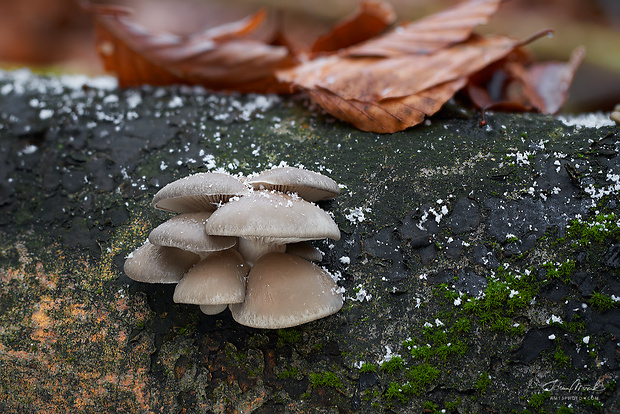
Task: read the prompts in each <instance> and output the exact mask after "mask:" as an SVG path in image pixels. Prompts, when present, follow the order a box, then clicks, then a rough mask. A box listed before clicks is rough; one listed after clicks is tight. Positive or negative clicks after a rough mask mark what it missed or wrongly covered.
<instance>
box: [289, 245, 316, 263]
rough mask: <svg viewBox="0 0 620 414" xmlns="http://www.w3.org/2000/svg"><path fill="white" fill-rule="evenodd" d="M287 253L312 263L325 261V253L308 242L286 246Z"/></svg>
mask: <svg viewBox="0 0 620 414" xmlns="http://www.w3.org/2000/svg"><path fill="white" fill-rule="evenodd" d="M286 253H289V254H294V255H295V256H299V257H302V258H304V259H306V260H310V261H311V262H320V261H321V260H323V252H322V251H320V250H319V249H317V248H316V247H314V246H312V245H311V244H308V243H307V242H298V243H291V244H287V245H286Z"/></svg>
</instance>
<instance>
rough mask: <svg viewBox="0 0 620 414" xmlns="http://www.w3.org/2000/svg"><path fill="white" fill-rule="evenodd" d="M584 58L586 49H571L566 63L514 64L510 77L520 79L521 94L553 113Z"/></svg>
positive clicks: (562, 100) (541, 110)
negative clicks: (526, 65)
mask: <svg viewBox="0 0 620 414" xmlns="http://www.w3.org/2000/svg"><path fill="white" fill-rule="evenodd" d="M584 57H585V49H584V48H583V47H579V48H577V49H575V50H574V51H573V53H572V54H571V57H570V59H569V61H568V62H566V63H565V62H540V63H533V64H531V65H530V66H528V67H527V68H525V67H523V66H520V65H514V66H513V67H512V73H513V76H514V77H515V78H516V79H517V80H518V81H519V82H520V84H521V86H522V88H523V95H524V96H525V97H526V98H527V99H528V101H529V102H530V103H531V105H532V106H534V107H535V108H536V109H538V110H539V111H540V112H542V113H546V114H554V113H556V112H558V111H559V110H560V108H561V107H562V104H564V101H565V100H566V97H567V95H568V89H569V88H570V85H571V83H572V82H573V78H574V77H575V73H576V72H577V69H578V68H579V66H580V65H581V62H582V61H583V59H584Z"/></svg>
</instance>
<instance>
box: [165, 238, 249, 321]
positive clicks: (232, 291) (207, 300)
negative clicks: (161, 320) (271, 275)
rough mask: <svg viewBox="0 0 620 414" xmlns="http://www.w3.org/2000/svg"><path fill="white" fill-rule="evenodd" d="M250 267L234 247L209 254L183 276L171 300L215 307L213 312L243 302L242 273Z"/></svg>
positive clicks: (243, 274)
mask: <svg viewBox="0 0 620 414" xmlns="http://www.w3.org/2000/svg"><path fill="white" fill-rule="evenodd" d="M249 270H250V267H249V266H248V265H247V264H246V263H245V262H244V260H243V258H242V257H241V255H240V254H239V253H238V252H237V251H235V250H233V249H229V250H224V251H221V252H215V253H211V254H210V255H209V256H207V257H206V258H204V259H202V260H201V261H200V262H198V264H196V265H195V266H194V267H192V268H191V269H190V270H189V271H188V272H187V273H186V274H185V276H183V279H181V281H180V282H179V284H178V285H177V286H176V288H175V290H174V297H173V300H174V302H175V303H190V304H195V305H208V306H215V308H212V311H215V310H216V309H220V311H221V310H224V309H225V308H226V305H228V304H230V303H240V302H243V299H244V298H245V276H246V275H247V274H248V271H249ZM218 305H220V306H218ZM221 305H223V306H221ZM205 313H207V312H205ZM215 313H218V312H215Z"/></svg>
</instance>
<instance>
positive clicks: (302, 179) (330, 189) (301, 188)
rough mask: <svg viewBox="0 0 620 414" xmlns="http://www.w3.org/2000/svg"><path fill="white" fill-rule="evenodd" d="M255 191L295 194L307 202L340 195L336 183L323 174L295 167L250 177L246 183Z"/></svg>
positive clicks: (272, 170)
mask: <svg viewBox="0 0 620 414" xmlns="http://www.w3.org/2000/svg"><path fill="white" fill-rule="evenodd" d="M246 182H247V183H248V184H250V185H251V186H252V187H254V189H256V190H263V189H265V190H277V191H281V192H284V193H297V194H298V195H299V196H300V197H301V198H303V199H304V200H307V201H312V202H314V201H320V200H327V199H330V198H334V197H336V196H337V195H338V194H340V188H339V187H338V183H336V181H334V180H332V179H331V178H329V177H326V176H324V175H323V174H320V173H317V172H314V171H309V170H304V169H301V168H295V167H276V168H272V169H270V170H266V171H263V172H262V173H260V174H258V175H256V176H254V177H250V178H249V179H248V180H247V181H246Z"/></svg>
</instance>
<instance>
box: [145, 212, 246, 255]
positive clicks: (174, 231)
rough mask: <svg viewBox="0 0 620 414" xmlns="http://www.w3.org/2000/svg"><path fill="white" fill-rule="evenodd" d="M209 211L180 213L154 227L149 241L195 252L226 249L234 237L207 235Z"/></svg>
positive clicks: (234, 240)
mask: <svg viewBox="0 0 620 414" xmlns="http://www.w3.org/2000/svg"><path fill="white" fill-rule="evenodd" d="M210 216H211V212H208V211H202V212H199V213H187V214H180V215H178V216H174V217H172V218H171V219H170V220H168V221H166V222H164V223H162V224H160V225H159V226H157V227H156V228H154V229H153V230H152V231H151V233H150V234H149V241H150V242H151V243H153V244H156V245H158V246H168V247H176V248H179V249H183V250H188V251H190V252H195V253H204V252H213V251H219V250H226V249H230V248H231V247H233V246H234V245H235V243H236V239H235V238H234V237H224V236H209V235H208V234H207V233H206V232H205V224H206V223H207V221H208V219H209V217H210Z"/></svg>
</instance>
